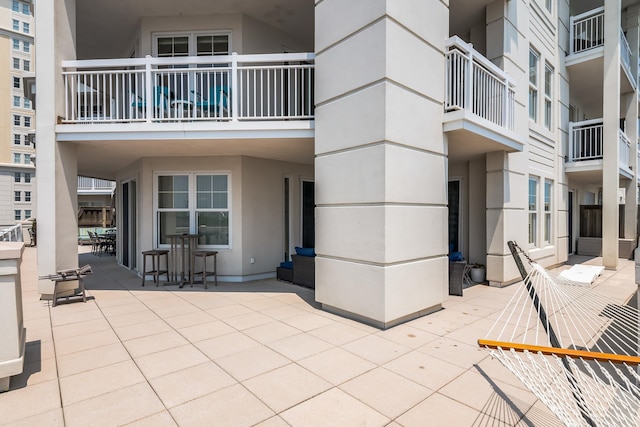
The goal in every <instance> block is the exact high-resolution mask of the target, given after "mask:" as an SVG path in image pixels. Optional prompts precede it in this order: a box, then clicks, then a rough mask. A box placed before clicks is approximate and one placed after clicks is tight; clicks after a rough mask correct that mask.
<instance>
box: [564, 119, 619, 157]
mask: <svg viewBox="0 0 640 427" xmlns="http://www.w3.org/2000/svg"><path fill="white" fill-rule="evenodd" d="M603 128H604V124H603V121H602V119H594V120H585V121H582V122H575V123H574V122H569V159H568V160H569V161H570V162H579V161H583V160H598V159H602V156H603V134H602V131H603ZM618 144H619V153H620V154H619V159H618V160H619V162H620V166H621V167H626V168H628V167H629V160H630V158H631V140H630V139H629V137H628V136H627V134H626V133H625V132H624V131H623V130H622V129H618Z"/></svg>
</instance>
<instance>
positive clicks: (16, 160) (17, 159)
mask: <svg viewBox="0 0 640 427" xmlns="http://www.w3.org/2000/svg"><path fill="white" fill-rule="evenodd" d="M21 158H22V156H21V155H20V153H13V163H14V164H20V159H21Z"/></svg>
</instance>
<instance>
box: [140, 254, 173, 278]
mask: <svg viewBox="0 0 640 427" xmlns="http://www.w3.org/2000/svg"><path fill="white" fill-rule="evenodd" d="M162 256H164V260H165V265H166V266H168V265H169V251H168V250H166V249H150V250H148V251H142V286H144V282H145V278H146V277H147V274H151V275H152V276H153V283H155V284H156V287H157V286H158V283H160V275H161V274H166V275H167V282H168V281H169V270H168V269H165V270H162V269H161V267H160V260H161V257H162ZM147 257H151V270H147Z"/></svg>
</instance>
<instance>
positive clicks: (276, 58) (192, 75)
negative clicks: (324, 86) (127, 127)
mask: <svg viewBox="0 0 640 427" xmlns="http://www.w3.org/2000/svg"><path fill="white" fill-rule="evenodd" d="M62 70H63V71H62V74H63V77H64V85H65V99H64V102H65V115H64V117H63V118H62V123H130V122H147V123H151V122H182V121H202V120H215V121H241V120H296V119H297V120H313V118H314V98H313V81H314V55H313V54H312V53H290V54H266V55H238V54H235V53H234V54H232V55H225V56H206V57H205V56H197V57H176V58H153V57H150V56H147V57H145V58H130V59H100V60H85V61H63V62H62Z"/></svg>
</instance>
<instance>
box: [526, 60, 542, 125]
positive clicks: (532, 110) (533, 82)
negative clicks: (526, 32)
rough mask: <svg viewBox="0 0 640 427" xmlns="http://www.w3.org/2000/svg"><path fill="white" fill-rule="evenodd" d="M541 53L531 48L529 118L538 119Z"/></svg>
mask: <svg viewBox="0 0 640 427" xmlns="http://www.w3.org/2000/svg"><path fill="white" fill-rule="evenodd" d="M539 61H540V55H539V54H538V53H537V52H536V51H534V50H529V118H530V119H531V120H533V121H534V122H535V121H537V120H538V63H539Z"/></svg>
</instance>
